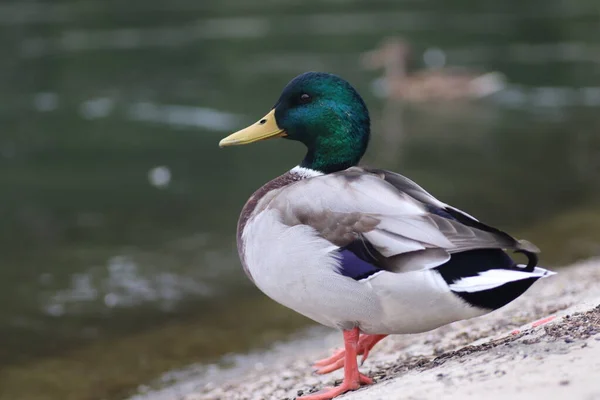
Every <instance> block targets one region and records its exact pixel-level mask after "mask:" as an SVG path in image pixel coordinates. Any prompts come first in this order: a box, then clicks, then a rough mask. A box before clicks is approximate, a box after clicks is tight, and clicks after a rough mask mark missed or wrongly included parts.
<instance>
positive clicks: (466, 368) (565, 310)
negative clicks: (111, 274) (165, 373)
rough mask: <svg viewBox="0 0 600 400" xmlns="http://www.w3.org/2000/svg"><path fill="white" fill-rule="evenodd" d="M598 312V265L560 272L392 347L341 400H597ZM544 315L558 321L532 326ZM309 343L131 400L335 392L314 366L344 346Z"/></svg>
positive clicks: (336, 337) (322, 332)
mask: <svg viewBox="0 0 600 400" xmlns="http://www.w3.org/2000/svg"><path fill="white" fill-rule="evenodd" d="M599 305H600V259H591V260H587V261H582V262H579V263H576V264H574V265H572V266H570V267H565V268H561V269H560V270H559V273H558V274H557V275H556V276H553V277H551V278H548V279H544V280H542V281H540V282H537V283H536V284H535V285H534V286H533V287H532V288H531V289H530V290H529V291H528V292H527V293H525V294H524V295H523V296H521V297H520V298H519V299H517V300H515V301H514V302H512V303H511V304H509V305H507V306H506V307H503V308H502V309H500V310H497V311H495V312H493V313H490V314H488V315H485V316H482V317H478V318H474V319H471V320H466V321H459V322H455V323H452V324H450V325H446V326H443V327H441V328H438V329H436V330H433V331H430V332H425V333H421V334H415V335H394V336H390V337H388V338H386V339H385V340H383V341H382V342H381V343H379V344H378V345H377V346H376V347H375V348H374V349H373V351H372V352H371V354H370V356H369V359H368V360H367V361H366V362H365V363H364V365H363V366H362V367H361V372H363V373H365V374H367V375H368V376H370V377H372V378H374V380H375V384H374V385H372V386H367V387H363V388H361V389H359V390H357V391H354V392H349V393H347V394H345V395H343V396H340V397H339V398H340V399H344V400H345V399H348V400H378V399H381V400H388V399H395V398H398V399H400V398H402V399H436V398H439V397H440V396H443V398H449V399H452V398H456V399H464V398H471V397H473V398H475V397H481V396H482V395H484V394H485V396H486V397H487V398H494V399H495V398H498V399H499V398H500V394H501V395H502V397H505V396H506V395H510V396H512V397H514V398H526V397H530V396H532V395H535V396H545V398H546V399H560V398H565V396H567V395H568V396H570V397H574V398H585V399H596V398H600V387H596V388H595V387H594V386H597V385H595V384H594V383H593V382H594V380H595V379H596V378H597V376H600V307H599ZM548 316H555V319H554V320H552V321H550V322H549V323H547V324H545V325H541V326H537V327H532V326H531V323H532V322H534V321H537V320H539V319H541V318H545V317H548ZM516 330H518V331H516ZM303 336H304V337H301V338H299V339H297V340H292V341H290V342H288V343H283V344H277V345H274V346H273V348H271V349H269V350H267V351H264V352H258V353H254V354H252V353H251V354H250V355H247V356H240V357H241V358H242V359H243V360H244V362H241V363H239V365H238V366H236V367H235V368H233V369H232V368H229V369H227V368H225V369H220V368H218V367H216V366H214V368H213V371H212V375H211V374H206V371H205V372H201V370H197V371H196V372H195V373H194V372H193V371H192V370H190V371H189V372H188V376H187V377H186V379H185V380H184V381H180V382H178V383H176V384H174V385H172V386H169V387H166V388H164V389H161V390H157V391H147V392H146V393H144V394H139V395H136V396H134V397H132V398H131V400H267V399H269V400H270V399H273V400H284V399H288V400H291V399H294V398H296V396H298V395H299V394H306V393H310V392H314V391H316V390H318V389H320V388H322V387H324V386H331V385H333V384H339V381H340V379H341V377H342V371H335V372H334V373H331V374H328V375H325V376H319V375H315V374H313V373H312V361H314V360H316V359H318V358H321V357H324V356H327V355H329V354H330V353H331V351H332V350H333V347H338V346H340V345H341V342H342V340H341V335H340V334H339V332H333V331H331V330H329V329H325V328H318V327H316V328H313V329H310V330H308V331H305V333H304V335H303ZM244 357H246V358H245V359H244ZM234 364H235V363H234ZM555 389H556V390H555ZM488 391H494V393H492V392H488ZM494 396H497V397H494ZM596 396H597V397H596ZM512 397H511V398H512ZM301 398H302V397H298V399H299V400H301Z"/></svg>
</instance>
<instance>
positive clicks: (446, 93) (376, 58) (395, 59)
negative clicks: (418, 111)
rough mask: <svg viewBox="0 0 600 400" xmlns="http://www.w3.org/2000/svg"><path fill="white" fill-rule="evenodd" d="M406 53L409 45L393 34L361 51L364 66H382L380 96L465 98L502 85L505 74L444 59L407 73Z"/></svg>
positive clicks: (425, 99) (416, 99)
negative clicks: (447, 63)
mask: <svg viewBox="0 0 600 400" xmlns="http://www.w3.org/2000/svg"><path fill="white" fill-rule="evenodd" d="M435 53H436V54H437V53H439V51H436V52H435ZM409 55H410V46H409V45H408V44H407V43H406V42H405V41H404V40H402V39H400V38H396V37H390V38H386V39H384V40H383V42H382V43H381V45H380V47H379V48H377V49H375V50H372V51H369V52H366V53H364V54H363V55H362V57H361V61H362V65H363V66H364V67H365V68H368V69H376V68H383V69H384V77H383V79H382V80H379V81H378V83H379V89H378V92H380V93H381V94H382V95H383V96H385V97H388V98H391V99H400V100H404V101H408V102H415V103H418V102H432V101H454V100H468V99H476V98H482V97H485V96H488V95H490V94H493V93H495V92H497V91H499V90H501V89H503V88H504V86H505V77H504V76H503V75H502V74H500V73H498V72H489V73H477V72H475V71H469V70H466V69H464V68H448V67H443V63H444V61H443V60H442V62H441V64H442V65H438V66H436V67H433V68H430V69H426V70H420V71H415V72H412V73H409V72H408V68H407V63H408V59H409ZM436 58H444V57H443V55H442V57H436Z"/></svg>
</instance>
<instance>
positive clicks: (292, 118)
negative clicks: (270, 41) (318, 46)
mask: <svg viewBox="0 0 600 400" xmlns="http://www.w3.org/2000/svg"><path fill="white" fill-rule="evenodd" d="M369 135H370V120H369V111H368V110H367V107H366V105H365V103H364V101H363V100H362V98H361V97H360V95H359V94H358V92H357V91H356V90H355V89H354V88H353V87H352V86H351V85H350V84H349V83H348V82H346V81H345V80H344V79H342V78H340V77H338V76H336V75H333V74H327V73H321V72H307V73H304V74H302V75H299V76H297V77H296V78H294V79H293V80H292V81H291V82H290V83H288V84H287V85H286V87H285V88H284V89H283V92H282V93H281V96H280V97H279V100H277V103H276V104H275V106H274V107H273V109H272V110H271V112H269V113H268V114H267V115H266V116H265V117H264V118H262V119H261V120H259V121H258V122H257V123H255V124H253V125H251V126H249V127H248V128H246V129H244V130H242V131H239V132H236V133H234V134H233V135H230V136H228V137H227V138H225V139H223V140H222V141H221V143H220V145H221V146H227V145H234V144H246V143H251V142H255V141H258V140H263V139H268V138H272V137H284V138H286V139H290V140H296V141H299V142H302V143H303V144H304V145H305V146H306V147H307V149H308V152H307V154H306V157H305V158H304V160H303V161H302V163H301V164H300V165H301V166H302V167H305V168H310V169H314V170H317V171H321V172H325V173H330V172H335V171H340V170H343V169H346V168H349V167H351V166H354V165H356V164H358V162H359V161H360V159H361V157H362V156H363V154H364V153H365V151H366V149H367V145H368V143H369Z"/></svg>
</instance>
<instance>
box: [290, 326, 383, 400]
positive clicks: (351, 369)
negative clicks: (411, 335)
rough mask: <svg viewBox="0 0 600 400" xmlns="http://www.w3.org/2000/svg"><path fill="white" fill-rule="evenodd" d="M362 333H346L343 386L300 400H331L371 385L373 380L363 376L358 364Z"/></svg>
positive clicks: (324, 390) (356, 331)
mask: <svg viewBox="0 0 600 400" xmlns="http://www.w3.org/2000/svg"><path fill="white" fill-rule="evenodd" d="M359 336H360V332H359V330H358V328H354V329H352V330H349V331H344V348H345V351H344V353H345V354H344V357H345V360H344V361H345V363H344V380H343V381H342V384H341V385H340V386H337V387H333V388H326V389H323V390H321V391H319V392H317V393H313V394H309V395H307V396H302V397H300V398H299V399H300V400H330V399H333V398H334V397H337V396H339V395H341V394H342V393H346V392H348V391H350V390H356V389H358V388H359V387H360V385H370V384H372V383H373V380H372V379H371V378H369V377H368V376H365V375H363V374H361V373H360V372H359V371H358V363H357V362H356V356H357V350H358V343H359V340H358V338H359Z"/></svg>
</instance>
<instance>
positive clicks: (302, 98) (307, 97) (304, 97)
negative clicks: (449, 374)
mask: <svg viewBox="0 0 600 400" xmlns="http://www.w3.org/2000/svg"><path fill="white" fill-rule="evenodd" d="M311 100H312V97H310V94H307V93H303V94H302V95H301V96H300V104H306V103H309V102H310V101H311Z"/></svg>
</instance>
